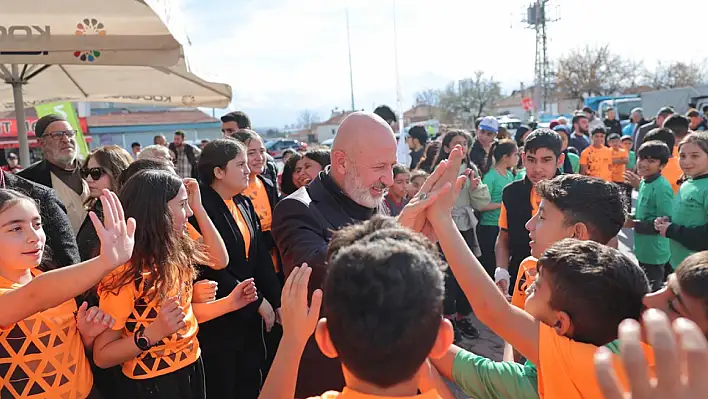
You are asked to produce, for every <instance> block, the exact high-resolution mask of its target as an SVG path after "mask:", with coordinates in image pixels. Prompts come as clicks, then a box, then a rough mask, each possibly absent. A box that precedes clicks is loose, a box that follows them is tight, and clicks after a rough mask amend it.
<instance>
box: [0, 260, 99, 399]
mask: <svg viewBox="0 0 708 399" xmlns="http://www.w3.org/2000/svg"><path fill="white" fill-rule="evenodd" d="M32 274H33V275H35V276H36V275H39V274H41V272H40V271H37V270H32ZM19 287H20V285H19V284H16V283H14V282H11V281H9V280H6V279H4V278H2V277H0V295H4V294H6V293H7V292H9V291H12V290H14V289H17V288H19ZM76 311H77V308H76V302H74V300H73V299H71V300H68V301H66V302H64V303H63V304H61V305H59V306H56V307H53V308H51V309H47V310H45V311H43V312H39V313H35V314H33V315H31V316H29V317H27V318H26V319H24V320H22V321H19V322H17V323H15V324H13V325H10V326H3V327H0V398H3V399H5V398H8V399H14V398H47V399H54V398H57V399H59V398H85V397H87V396H88V395H89V393H90V392H91V388H92V386H93V375H92V374H91V366H90V365H89V362H88V360H87V359H86V355H85V353H84V345H83V343H82V341H81V336H80V335H79V330H78V328H77V325H76V314H75V313H76Z"/></svg>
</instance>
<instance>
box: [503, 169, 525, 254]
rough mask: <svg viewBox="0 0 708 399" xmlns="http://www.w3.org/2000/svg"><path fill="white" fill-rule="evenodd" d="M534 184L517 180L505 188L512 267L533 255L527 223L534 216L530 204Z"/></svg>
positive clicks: (504, 195) (504, 196)
mask: <svg viewBox="0 0 708 399" xmlns="http://www.w3.org/2000/svg"><path fill="white" fill-rule="evenodd" d="M531 190H533V183H531V181H530V180H529V178H528V177H525V178H524V180H517V181H515V182H513V183H510V184H509V185H507V186H506V187H504V191H503V192H502V203H503V204H504V207H505V208H506V223H507V232H508V234H509V257H510V261H509V264H510V265H519V264H521V261H523V260H524V259H525V258H526V257H528V256H530V255H531V247H530V246H529V243H530V242H531V239H530V238H529V232H528V230H526V222H528V221H529V220H530V219H531V217H532V216H533V215H532V212H533V208H532V206H531V202H530V196H531Z"/></svg>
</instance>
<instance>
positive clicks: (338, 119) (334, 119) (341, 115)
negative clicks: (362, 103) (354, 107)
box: [315, 111, 354, 126]
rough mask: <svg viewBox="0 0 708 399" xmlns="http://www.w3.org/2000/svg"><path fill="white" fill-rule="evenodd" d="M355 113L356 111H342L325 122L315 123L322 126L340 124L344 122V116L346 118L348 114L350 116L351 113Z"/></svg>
mask: <svg viewBox="0 0 708 399" xmlns="http://www.w3.org/2000/svg"><path fill="white" fill-rule="evenodd" d="M353 113H354V111H344V112H342V113H339V114H336V115H333V116H332V117H331V118H329V119H327V120H326V121H324V122H321V123H316V124H315V125H316V126H322V125H339V124H340V123H342V121H343V120H344V118H346V117H347V116H349V115H350V114H353Z"/></svg>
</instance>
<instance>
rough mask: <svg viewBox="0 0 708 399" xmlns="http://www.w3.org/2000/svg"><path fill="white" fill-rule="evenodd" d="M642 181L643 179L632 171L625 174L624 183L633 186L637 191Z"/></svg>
mask: <svg viewBox="0 0 708 399" xmlns="http://www.w3.org/2000/svg"><path fill="white" fill-rule="evenodd" d="M641 181H642V178H641V177H639V175H638V174H636V173H634V172H632V171H631V170H627V171H625V172H624V182H625V183H627V184H629V185H630V186H632V187H633V188H634V189H635V190H636V189H638V188H639V182H641Z"/></svg>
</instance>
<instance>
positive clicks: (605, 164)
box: [580, 146, 612, 181]
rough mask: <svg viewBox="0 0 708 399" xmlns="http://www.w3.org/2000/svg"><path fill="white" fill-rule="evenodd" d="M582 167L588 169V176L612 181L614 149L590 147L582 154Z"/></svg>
mask: <svg viewBox="0 0 708 399" xmlns="http://www.w3.org/2000/svg"><path fill="white" fill-rule="evenodd" d="M580 165H584V166H587V167H588V176H593V177H599V178H601V179H604V180H607V181H612V171H611V170H610V168H611V167H612V149H610V148H607V147H602V148H595V147H593V146H590V147H588V148H586V149H584V150H583V152H582V153H580Z"/></svg>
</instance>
